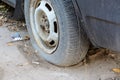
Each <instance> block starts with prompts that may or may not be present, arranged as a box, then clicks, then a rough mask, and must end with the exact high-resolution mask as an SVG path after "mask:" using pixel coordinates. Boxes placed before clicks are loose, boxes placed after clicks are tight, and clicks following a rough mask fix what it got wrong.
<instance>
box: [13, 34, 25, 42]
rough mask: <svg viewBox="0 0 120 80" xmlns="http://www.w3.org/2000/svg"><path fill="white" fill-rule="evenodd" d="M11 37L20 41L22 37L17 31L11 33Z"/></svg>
mask: <svg viewBox="0 0 120 80" xmlns="http://www.w3.org/2000/svg"><path fill="white" fill-rule="evenodd" d="M11 38H12V39H13V41H20V40H22V39H23V38H22V37H21V35H20V33H19V32H16V33H14V34H12V35H11Z"/></svg>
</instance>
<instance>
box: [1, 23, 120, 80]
mask: <svg viewBox="0 0 120 80" xmlns="http://www.w3.org/2000/svg"><path fill="white" fill-rule="evenodd" d="M12 33H13V32H10V31H8V29H7V28H6V27H4V25H3V26H1V27H0V80H120V78H119V76H120V74H117V73H114V72H113V71H112V69H113V68H120V63H119V61H120V58H119V56H120V55H119V54H115V55H117V58H116V59H112V58H110V57H109V56H103V55H102V54H100V55H97V56H95V57H93V58H91V59H90V63H87V64H82V63H80V64H78V65H76V66H72V67H57V66H54V65H52V64H50V63H47V62H46V61H44V60H43V59H42V58H40V57H38V56H37V55H36V54H35V53H34V50H33V49H32V47H31V45H30V44H29V42H18V43H15V44H13V45H11V46H8V44H7V42H9V41H11V37H10V36H11V34H12ZM26 47H27V48H26ZM115 77H118V78H119V79H118V78H117V79H113V78H115Z"/></svg>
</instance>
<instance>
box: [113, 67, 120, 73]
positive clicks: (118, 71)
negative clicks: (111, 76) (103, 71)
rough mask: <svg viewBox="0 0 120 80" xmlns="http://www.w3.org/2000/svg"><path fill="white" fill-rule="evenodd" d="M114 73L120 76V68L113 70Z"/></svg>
mask: <svg viewBox="0 0 120 80" xmlns="http://www.w3.org/2000/svg"><path fill="white" fill-rule="evenodd" d="M112 71H113V72H115V73H119V74H120V68H113V69H112Z"/></svg>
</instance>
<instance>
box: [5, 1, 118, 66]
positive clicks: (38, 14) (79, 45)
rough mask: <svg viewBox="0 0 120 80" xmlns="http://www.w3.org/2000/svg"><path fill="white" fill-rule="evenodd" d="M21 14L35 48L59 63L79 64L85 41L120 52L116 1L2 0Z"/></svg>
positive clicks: (44, 56)
mask: <svg viewBox="0 0 120 80" xmlns="http://www.w3.org/2000/svg"><path fill="white" fill-rule="evenodd" d="M3 1H4V2H6V3H8V4H9V5H11V6H12V7H14V8H15V15H17V16H18V17H19V16H21V15H23V13H24V15H25V20H26V24H27V29H28V32H29V34H30V36H31V42H32V44H33V46H34V48H35V50H36V51H37V52H38V53H39V55H40V56H41V57H43V58H44V59H45V60H47V61H49V62H51V63H53V64H55V65H59V66H70V65H74V64H77V63H79V62H80V61H81V60H83V59H84V57H85V56H86V54H87V51H88V48H89V44H92V45H94V46H95V47H103V48H108V49H111V50H113V51H118V52H120V0H3Z"/></svg>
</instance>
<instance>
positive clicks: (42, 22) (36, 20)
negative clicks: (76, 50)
mask: <svg viewBox="0 0 120 80" xmlns="http://www.w3.org/2000/svg"><path fill="white" fill-rule="evenodd" d="M30 22H31V26H32V27H31V28H32V32H33V35H34V38H35V40H36V42H37V44H38V46H39V47H40V48H41V49H42V50H43V51H44V52H45V53H48V54H52V53H53V52H54V51H55V50H56V49H57V47H58V43H59V29H58V21H57V17H56V14H55V11H54V9H53V7H52V5H51V4H50V2H48V1H45V0H41V1H37V2H36V4H35V5H34V7H32V8H31V10H30Z"/></svg>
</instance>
